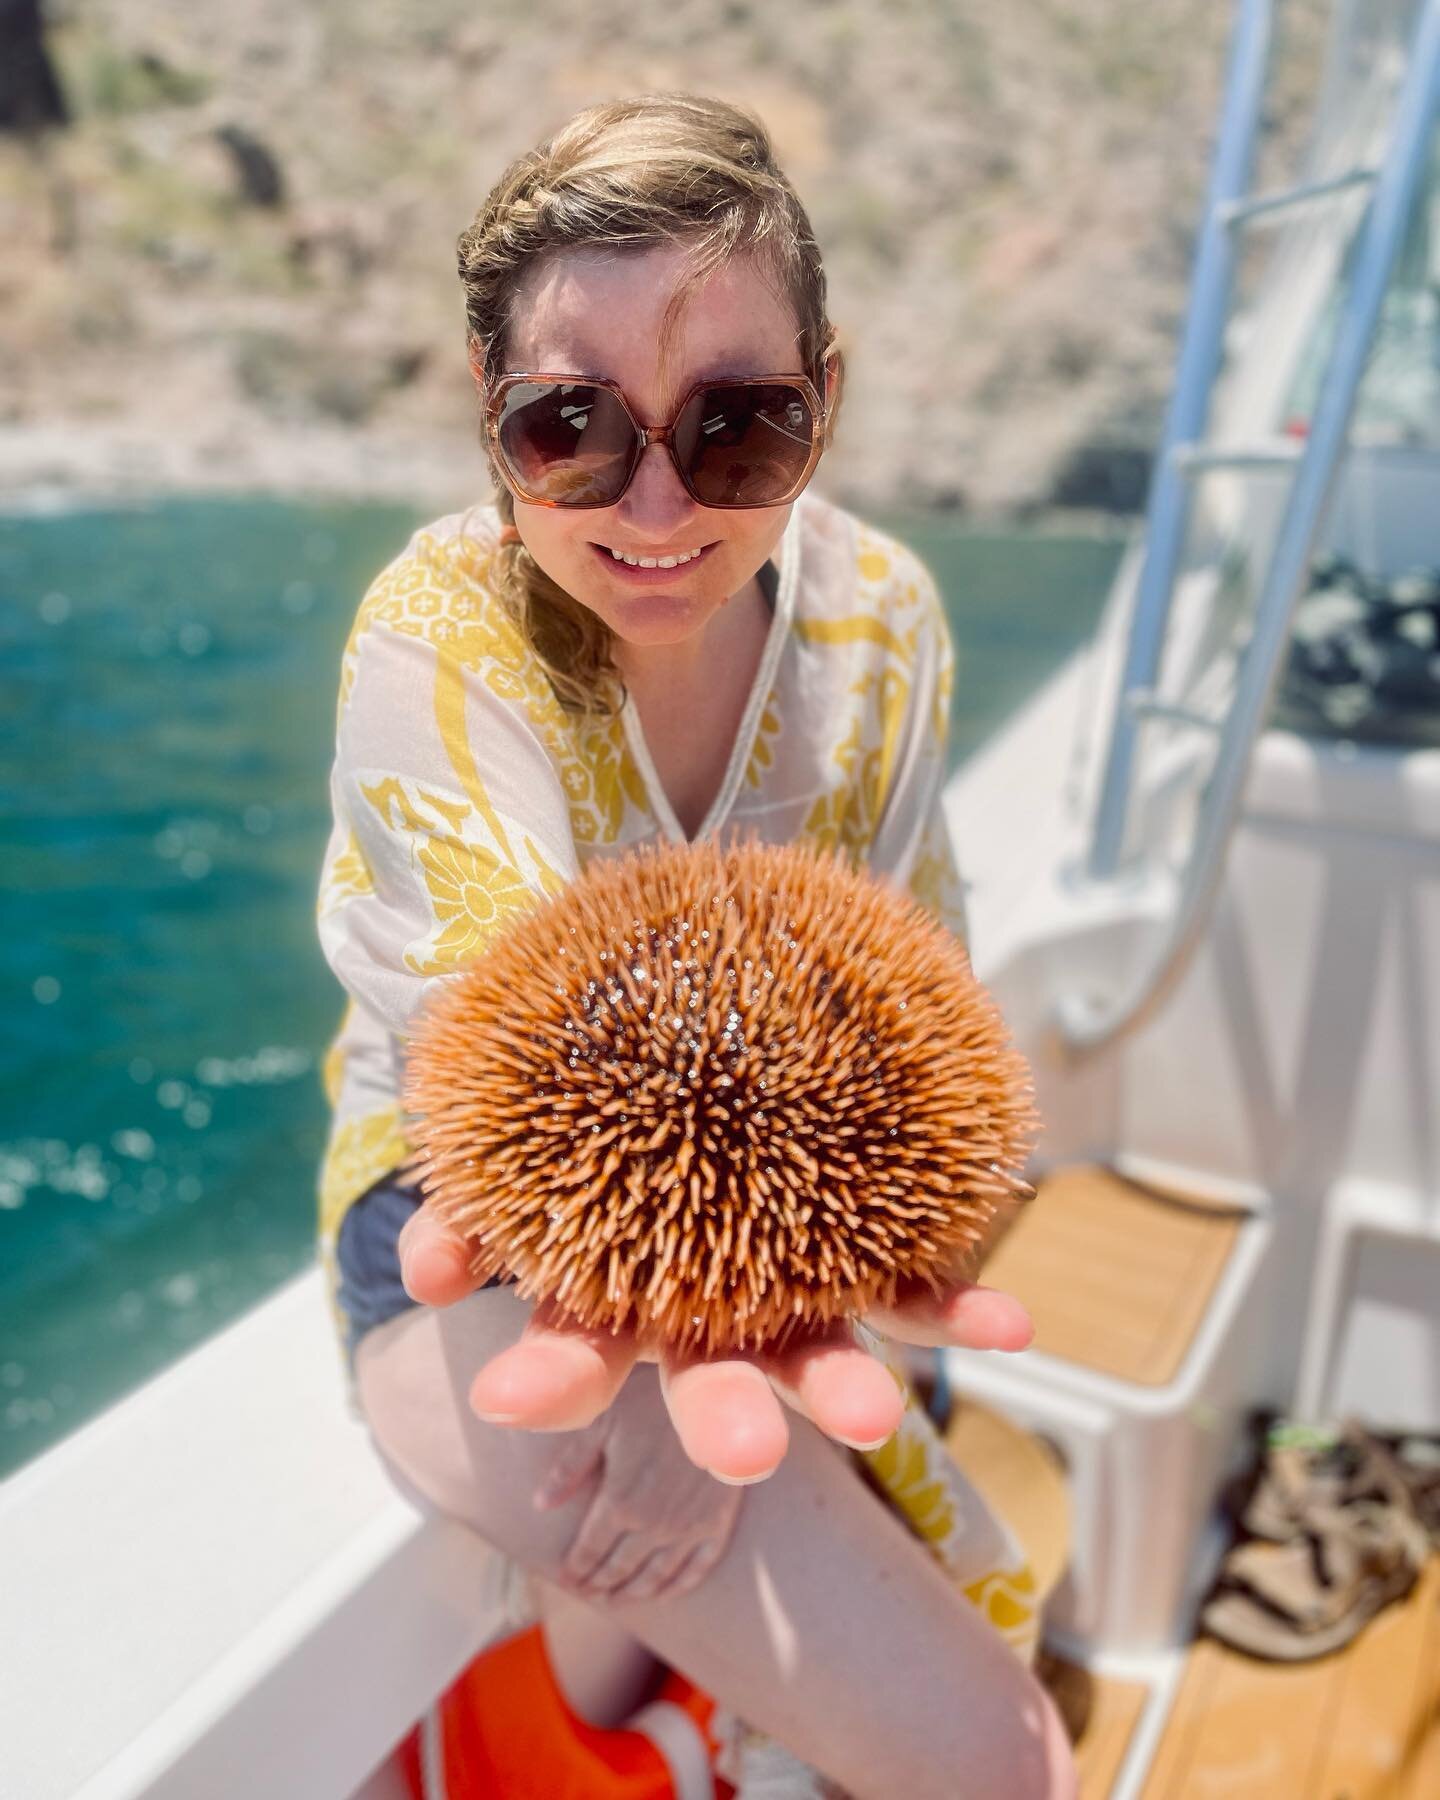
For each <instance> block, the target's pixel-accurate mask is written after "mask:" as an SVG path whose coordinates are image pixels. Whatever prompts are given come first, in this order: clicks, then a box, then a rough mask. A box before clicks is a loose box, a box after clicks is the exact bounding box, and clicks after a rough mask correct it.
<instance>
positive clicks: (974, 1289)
mask: <svg viewBox="0 0 1440 1800" xmlns="http://www.w3.org/2000/svg"><path fill="white" fill-rule="evenodd" d="M865 1322H866V1324H867V1325H873V1326H874V1327H875V1329H876V1330H877V1331H881V1332H884V1334H885V1336H886V1337H891V1338H895V1339H897V1340H898V1341H899V1342H900V1343H903V1344H925V1345H929V1346H931V1347H932V1348H936V1347H940V1348H943V1347H944V1346H946V1345H952V1344H953V1345H957V1346H959V1347H960V1348H962V1349H965V1350H1023V1349H1024V1348H1025V1347H1026V1345H1027V1344H1029V1343H1030V1342H1031V1341H1032V1339H1033V1338H1034V1336H1035V1325H1034V1321H1033V1320H1032V1319H1031V1317H1030V1315H1029V1313H1028V1312H1026V1310H1025V1308H1024V1307H1023V1306H1022V1305H1021V1304H1020V1302H1019V1301H1018V1300H1017V1299H1016V1298H1015V1297H1014V1295H1013V1294H1003V1293H1001V1292H1000V1290H999V1289H998V1288H987V1287H979V1286H977V1285H976V1284H975V1283H974V1282H969V1281H962V1282H956V1283H955V1284H954V1285H953V1286H952V1287H949V1288H947V1289H946V1290H945V1291H944V1292H943V1293H941V1294H938V1295H937V1294H931V1293H929V1292H927V1291H923V1290H922V1291H920V1292H918V1293H911V1294H907V1295H906V1296H905V1297H904V1298H903V1299H902V1300H900V1301H899V1302H898V1303H897V1304H896V1305H895V1306H894V1307H888V1308H887V1307H876V1308H874V1309H873V1310H872V1311H870V1312H869V1313H867V1314H866V1315H865Z"/></svg>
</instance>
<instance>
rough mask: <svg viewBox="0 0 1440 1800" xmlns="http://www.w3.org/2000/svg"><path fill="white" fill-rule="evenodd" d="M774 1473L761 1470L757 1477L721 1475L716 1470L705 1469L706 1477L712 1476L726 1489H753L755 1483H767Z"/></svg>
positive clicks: (769, 1470) (771, 1470) (768, 1470)
mask: <svg viewBox="0 0 1440 1800" xmlns="http://www.w3.org/2000/svg"><path fill="white" fill-rule="evenodd" d="M774 1473H775V1471H774V1470H773V1469H762V1470H761V1472H760V1473H759V1474H758V1475H722V1474H721V1473H720V1471H719V1470H718V1469H707V1470H706V1474H707V1475H713V1476H714V1477H715V1479H716V1480H717V1481H723V1482H724V1483H725V1485H726V1487H754V1485H755V1483H756V1482H757V1481H768V1480H769V1479H770V1477H771V1476H772V1475H773V1474H774Z"/></svg>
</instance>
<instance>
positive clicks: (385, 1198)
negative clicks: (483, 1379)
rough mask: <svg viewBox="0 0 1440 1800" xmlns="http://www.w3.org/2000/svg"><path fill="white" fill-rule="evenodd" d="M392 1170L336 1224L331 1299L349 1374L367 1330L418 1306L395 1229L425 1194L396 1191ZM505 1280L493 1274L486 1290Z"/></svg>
mask: <svg viewBox="0 0 1440 1800" xmlns="http://www.w3.org/2000/svg"><path fill="white" fill-rule="evenodd" d="M396 1173H397V1171H396V1170H394V1169H392V1170H391V1171H390V1173H389V1174H388V1175H382V1176H381V1177H380V1179H379V1180H378V1181H377V1182H376V1183H375V1184H374V1186H373V1187H368V1188H366V1190H365V1192H364V1193H363V1194H362V1195H361V1196H360V1198H359V1199H358V1200H356V1201H354V1202H352V1204H351V1205H350V1206H349V1208H348V1209H347V1210H346V1213H345V1217H344V1218H343V1219H342V1220H341V1221H340V1237H339V1241H338V1243H337V1244H336V1247H335V1254H336V1261H337V1262H338V1264H339V1267H340V1287H339V1292H338V1293H337V1295H336V1299H337V1300H338V1302H339V1305H340V1310H341V1311H342V1312H343V1313H344V1315H345V1321H346V1336H345V1353H346V1355H347V1357H348V1358H349V1360H350V1366H351V1368H352V1370H353V1368H354V1366H355V1350H356V1347H357V1345H358V1344H359V1342H360V1340H361V1338H362V1337H364V1335H365V1333H366V1332H367V1331H370V1330H372V1329H373V1328H374V1327H375V1326H376V1325H383V1324H384V1323H385V1321H386V1320H387V1319H393V1318H394V1317H395V1316H396V1314H397V1313H402V1312H406V1311H408V1309H409V1308H410V1307H412V1306H418V1305H419V1301H417V1300H412V1299H411V1298H410V1296H409V1294H407V1293H406V1291H405V1283H404V1282H403V1281H402V1280H401V1278H400V1244H399V1240H400V1228H401V1226H402V1225H404V1223H405V1221H406V1220H407V1219H408V1218H410V1216H411V1215H412V1214H413V1213H414V1212H416V1211H417V1210H418V1208H419V1207H420V1205H421V1204H422V1202H423V1199H424V1196H423V1195H422V1194H421V1192H420V1190H419V1188H407V1187H401V1186H400V1184H399V1182H398V1181H396V1179H395V1176H396ZM507 1285H508V1282H507V1279H506V1277H504V1276H501V1275H492V1276H491V1278H490V1279H489V1281H487V1282H485V1283H484V1286H485V1287H487V1288H491V1287H504V1286H507Z"/></svg>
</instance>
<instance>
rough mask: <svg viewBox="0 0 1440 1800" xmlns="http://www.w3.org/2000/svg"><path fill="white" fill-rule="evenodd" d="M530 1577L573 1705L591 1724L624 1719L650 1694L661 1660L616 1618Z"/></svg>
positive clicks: (550, 1652)
mask: <svg viewBox="0 0 1440 1800" xmlns="http://www.w3.org/2000/svg"><path fill="white" fill-rule="evenodd" d="M533 1580H534V1586H535V1589H536V1598H537V1600H538V1601H539V1605H540V1622H541V1624H542V1625H543V1626H544V1628H545V1651H546V1655H547V1656H548V1657H549V1659H550V1667H551V1669H552V1670H553V1671H554V1674H555V1681H556V1685H557V1686H558V1687H559V1689H560V1692H561V1693H562V1694H563V1695H564V1696H565V1698H566V1700H567V1701H568V1702H569V1705H570V1708H571V1710H572V1711H573V1712H577V1713H579V1715H580V1717H581V1718H582V1719H584V1720H585V1721H586V1722H587V1723H588V1724H591V1725H600V1726H604V1727H608V1728H613V1727H614V1726H616V1725H620V1724H623V1723H624V1721H625V1720H626V1719H628V1718H629V1717H630V1715H631V1714H632V1713H633V1712H634V1711H635V1709H636V1708H637V1707H639V1706H642V1705H643V1704H644V1703H645V1701H646V1700H648V1699H649V1698H650V1697H651V1695H652V1694H653V1693H654V1691H655V1688H656V1685H657V1683H658V1679H659V1676H660V1673H661V1664H660V1661H659V1659H658V1658H657V1657H655V1656H654V1655H652V1654H651V1652H650V1651H649V1650H647V1649H646V1648H645V1646H644V1644H642V1643H641V1641H640V1639H639V1638H637V1637H636V1636H635V1634H634V1633H633V1632H632V1631H627V1630H626V1628H625V1627H624V1626H623V1625H622V1624H621V1623H620V1621H619V1619H618V1618H617V1617H610V1618H607V1617H606V1615H605V1614H604V1613H603V1612H601V1611H599V1609H598V1608H596V1607H594V1606H591V1605H590V1604H589V1603H588V1602H587V1601H584V1600H581V1599H579V1598H577V1596H576V1595H574V1594H567V1593H566V1592H565V1590H564V1589H563V1588H558V1587H556V1586H555V1585H554V1583H553V1582H549V1581H542V1580H541V1579H540V1578H539V1577H538V1576H537V1577H534V1578H533Z"/></svg>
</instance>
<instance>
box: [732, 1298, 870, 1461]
mask: <svg viewBox="0 0 1440 1800" xmlns="http://www.w3.org/2000/svg"><path fill="white" fill-rule="evenodd" d="M761 1366H762V1367H763V1368H764V1369H765V1371H766V1373H767V1374H768V1375H769V1376H770V1379H771V1380H772V1381H773V1382H774V1384H775V1387H776V1389H777V1390H778V1392H779V1393H780V1395H781V1397H782V1399H784V1400H785V1401H787V1402H788V1403H789V1404H790V1405H791V1406H793V1407H794V1408H795V1410H796V1411H797V1412H801V1413H804V1414H805V1416H806V1417H807V1418H808V1419H810V1420H812V1421H813V1422H814V1423H815V1424H816V1425H818V1426H819V1428H820V1429H821V1431H823V1432H825V1433H826V1435H827V1436H829V1437H833V1438H838V1439H839V1440H840V1442H841V1443H842V1444H848V1445H849V1446H850V1447H851V1448H852V1449H855V1450H876V1449H878V1448H879V1447H880V1445H881V1444H883V1443H884V1442H885V1440H886V1439H887V1438H888V1437H890V1436H891V1435H892V1434H893V1433H894V1431H895V1429H896V1427H897V1426H898V1425H899V1423H900V1420H901V1418H902V1417H903V1416H904V1412H905V1396H904V1394H903V1393H902V1392H901V1391H900V1385H899V1383H898V1382H897V1381H896V1380H895V1377H894V1376H893V1375H892V1374H891V1373H890V1371H889V1370H888V1369H887V1368H886V1367H885V1365H884V1363H883V1362H881V1361H880V1360H879V1359H878V1358H877V1357H874V1356H872V1355H871V1354H870V1352H869V1351H868V1350H865V1349H862V1348H861V1346H860V1345H859V1344H857V1343H856V1342H855V1337H854V1333H853V1331H852V1329H851V1327H850V1326H849V1325H848V1324H845V1325H837V1326H835V1327H834V1328H833V1329H832V1330H830V1331H827V1332H826V1333H825V1334H824V1335H823V1336H822V1337H820V1338H818V1339H815V1338H811V1339H807V1340H806V1341H804V1342H803V1343H799V1344H796V1345H794V1346H792V1347H789V1348H787V1349H785V1350H781V1351H779V1352H777V1353H775V1354H773V1355H769V1356H766V1357H764V1358H763V1359H762V1365H761Z"/></svg>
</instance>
